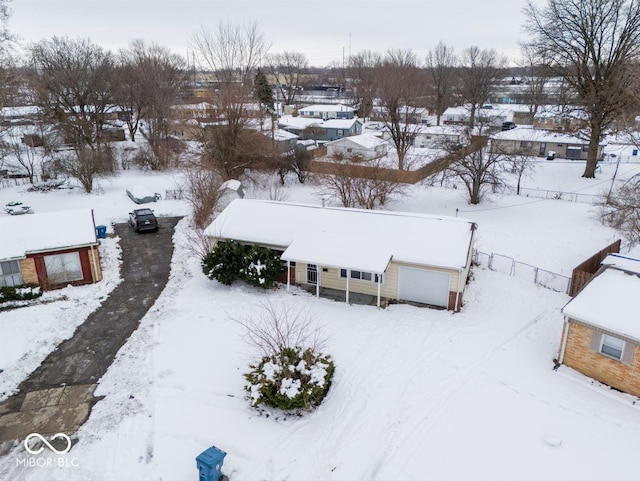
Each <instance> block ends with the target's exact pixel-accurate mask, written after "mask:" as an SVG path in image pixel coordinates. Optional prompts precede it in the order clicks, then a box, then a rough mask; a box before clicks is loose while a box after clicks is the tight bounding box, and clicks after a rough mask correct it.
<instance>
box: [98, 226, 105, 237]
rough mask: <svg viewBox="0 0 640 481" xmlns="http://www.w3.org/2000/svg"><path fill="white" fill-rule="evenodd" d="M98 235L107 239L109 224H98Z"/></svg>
mask: <svg viewBox="0 0 640 481" xmlns="http://www.w3.org/2000/svg"><path fill="white" fill-rule="evenodd" d="M96 236H97V237H98V239H106V238H107V226H106V225H97V226H96Z"/></svg>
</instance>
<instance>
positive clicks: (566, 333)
mask: <svg viewBox="0 0 640 481" xmlns="http://www.w3.org/2000/svg"><path fill="white" fill-rule="evenodd" d="M568 340H569V319H568V318H567V317H566V316H565V318H564V326H563V328H562V342H561V343H560V355H559V356H558V364H562V363H564V353H565V350H566V349H567V342H568Z"/></svg>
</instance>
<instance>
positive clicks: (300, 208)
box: [205, 199, 475, 273]
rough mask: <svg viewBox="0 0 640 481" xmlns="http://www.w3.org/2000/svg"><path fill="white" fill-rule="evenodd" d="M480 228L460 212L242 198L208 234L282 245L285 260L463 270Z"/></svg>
mask: <svg viewBox="0 0 640 481" xmlns="http://www.w3.org/2000/svg"><path fill="white" fill-rule="evenodd" d="M474 228H475V224H474V223H473V222H472V221H470V220H467V219H461V218H457V217H446V216H435V215H426V214H415V213H404V212H389V211H379V210H376V211H374V210H363V209H345V208H340V207H320V206H314V205H305V204H292V203H287V202H274V201H261V200H247V199H241V200H234V201H233V202H232V203H231V204H229V206H228V207H227V208H226V209H225V210H224V211H222V213H221V214H220V215H219V216H218V217H217V218H216V219H215V220H214V221H213V223H212V224H211V225H209V227H207V229H206V230H205V235H206V236H208V237H214V238H220V239H234V240H237V241H240V242H249V243H257V244H264V245H269V246H274V247H282V248H284V249H285V251H284V253H283V255H282V259H284V260H290V261H298V262H310V263H316V264H320V265H325V266H332V267H343V268H350V269H357V270H361V271H367V272H376V273H382V272H384V271H385V270H386V268H387V265H388V264H389V262H390V261H391V260H395V261H398V262H407V263H412V264H419V265H428V266H433V267H441V268H445V269H456V270H462V269H464V268H465V267H466V265H467V259H468V254H469V249H470V248H471V242H472V239H473V230H474Z"/></svg>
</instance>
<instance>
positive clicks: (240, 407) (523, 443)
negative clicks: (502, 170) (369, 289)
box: [0, 164, 640, 481]
mask: <svg viewBox="0 0 640 481" xmlns="http://www.w3.org/2000/svg"><path fill="white" fill-rule="evenodd" d="M576 167H577V166H576ZM578 168H579V167H578ZM636 168H637V164H636V165H633V166H629V170H630V171H631V170H633V169H636ZM561 172H562V173H563V176H564V177H563V178H564V179H565V186H566V188H567V189H569V188H571V189H579V188H582V187H581V186H583V185H587V184H585V183H588V182H589V181H586V180H585V179H579V174H575V173H574V172H571V173H570V175H567V174H566V168H564V167H563V166H562V165H561V164H557V165H554V166H548V167H545V168H544V170H543V171H541V172H540V175H541V176H546V177H547V179H549V180H550V179H553V180H554V181H555V179H558V178H559V177H560V173H561ZM605 178H606V177H605V176H604V175H603V179H605ZM539 179H540V178H538V181H539V182H541V181H540V180H539ZM532 182H534V180H532ZM124 183H125V182H124V179H123V184H124ZM548 183H549V182H547V184H548ZM570 184H574V185H570ZM592 185H593V184H592ZM548 188H551V187H548ZM595 188H596V187H594V189H595ZM312 189H313V187H312V186H311V187H309V186H306V187H298V186H294V187H292V188H291V189H290V196H289V197H288V198H287V200H291V201H309V202H310V201H312V200H313V199H314V196H313V194H312V192H311V191H312ZM117 192H118V195H119V196H125V197H126V195H125V193H124V190H121V189H120V188H118V189H117ZM3 194H4V193H3V192H2V191H0V197H2V195H3ZM65 195H66V194H65ZM88 198H91V197H88ZM38 199H46V198H45V197H44V196H41V197H38ZM48 199H56V201H58V200H59V202H58V203H56V202H52V204H55V205H57V206H58V207H59V208H62V206H63V205H64V204H63V201H64V199H62V200H60V199H58V198H56V197H49V198H48ZM97 199H98V201H100V209H104V210H103V211H100V212H99V215H100V216H101V217H103V218H107V219H108V218H114V219H115V218H119V217H118V216H119V214H120V213H119V212H116V211H115V210H112V211H109V210H107V202H105V201H106V199H105V197H104V196H103V197H101V196H97ZM1 201H2V199H0V202H1ZM117 202H120V198H119V197H118V200H117ZM31 203H32V204H35V202H31ZM315 203H319V201H318V200H317V199H316V200H315ZM43 205H44V203H43ZM118 205H119V204H118ZM122 205H123V206H125V207H126V205H127V204H126V202H124V203H123V204H122ZM163 206H164V207H163ZM154 208H156V212H157V213H158V212H159V213H162V209H167V211H168V212H167V213H170V212H175V211H179V210H180V209H181V207H179V206H178V205H177V204H171V203H166V204H165V203H164V201H161V202H158V205H157V207H156V206H154ZM392 208H393V209H394V210H409V211H421V212H429V213H435V214H449V215H455V209H456V208H458V209H460V210H466V211H467V212H464V214H463V216H464V217H467V218H471V219H472V220H474V221H476V222H478V224H479V231H478V232H479V241H480V243H481V247H482V250H486V251H489V252H491V251H494V252H500V253H504V254H506V255H512V256H514V257H517V258H519V259H521V260H526V261H529V262H532V263H534V264H537V265H541V266H542V267H548V268H550V269H552V270H555V271H560V270H561V269H562V270H564V271H566V270H567V269H569V270H570V268H571V266H572V265H573V264H574V263H575V261H576V260H577V261H578V262H579V261H581V260H583V259H584V258H585V257H588V256H589V255H591V254H592V253H593V252H595V251H596V250H598V249H599V248H601V247H603V246H604V245H605V244H606V243H608V241H609V239H610V238H611V237H614V236H615V233H614V232H613V231H612V230H610V229H608V228H605V227H603V226H601V225H600V224H599V223H598V222H597V220H596V219H595V218H594V215H593V213H592V209H593V208H592V207H591V206H590V205H588V204H577V203H569V202H563V201H553V200H550V201H540V202H538V200H536V199H530V198H522V197H516V196H493V197H491V198H490V199H489V200H488V202H487V203H485V204H482V205H480V206H477V207H471V206H468V205H466V204H465V202H464V199H463V198H462V197H461V196H460V192H456V191H445V190H444V189H439V188H426V187H421V186H417V187H416V188H415V189H413V191H412V195H411V196H410V197H407V198H406V199H403V200H402V201H399V202H398V203H396V204H394V205H393V206H392ZM461 215H462V214H461ZM110 216H111V217H110ZM97 220H98V219H97ZM98 222H106V221H101V220H98ZM187 232H188V227H187V221H186V220H183V221H181V222H180V223H179V225H178V229H177V233H176V235H175V241H176V251H175V254H174V259H173V262H172V274H171V278H170V280H169V283H168V285H167V288H166V289H165V291H164V292H163V294H162V295H161V297H160V298H159V300H158V301H157V303H156V304H155V305H154V306H153V307H152V308H151V309H150V311H149V312H148V314H147V315H146V316H145V318H144V319H143V321H142V323H141V326H140V328H139V329H138V330H137V331H136V332H135V333H134V334H133V335H132V337H131V338H130V339H129V341H128V342H127V344H126V345H125V346H124V347H123V348H122V349H121V351H120V352H119V354H118V358H117V360H116V362H115V363H114V364H113V365H112V367H111V368H110V369H109V371H108V372H107V374H106V375H105V376H104V378H103V379H102V380H101V382H100V385H99V387H98V389H97V391H96V393H95V394H96V395H102V396H106V397H105V398H104V399H103V400H102V401H100V402H98V403H97V404H96V406H95V407H94V409H93V412H92V414H91V417H90V419H89V420H88V422H87V423H86V424H85V425H84V426H83V427H82V428H81V429H80V431H79V432H78V434H77V438H78V444H77V445H75V447H74V448H73V449H72V451H71V452H69V453H68V454H66V455H65V456H68V457H70V458H71V457H72V458H75V459H76V460H77V463H76V464H77V466H71V467H69V466H67V467H60V468H57V467H52V468H29V467H26V468H25V467H24V466H17V465H16V462H15V456H14V454H12V453H10V454H9V455H8V456H5V457H3V458H0V478H2V479H16V480H18V479H21V480H50V479H59V480H84V479H92V480H98V481H99V480H157V479H164V480H189V479H197V470H196V465H195V457H196V456H197V455H198V454H199V453H200V452H202V451H203V450H204V449H206V448H207V447H209V446H211V445H215V446H217V447H219V448H220V449H223V450H224V451H226V452H227V453H228V454H227V457H226V459H225V463H224V467H223V472H224V473H225V474H227V475H228V476H230V478H231V479H232V480H238V481H240V480H264V479H268V480H276V479H292V480H297V479H305V480H306V479H309V480H374V479H375V480H395V479H414V480H418V479H420V480H422V479H637V477H638V469H637V461H636V460H637V453H638V450H639V449H640V435H639V433H640V411H639V409H640V406H639V405H636V403H635V401H636V400H637V399H636V398H634V397H632V396H629V395H626V394H622V393H619V392H616V391H613V390H611V389H609V388H607V387H604V386H601V385H598V384H597V383H593V382H592V381H591V380H590V379H588V378H586V377H584V376H581V375H579V374H577V373H575V372H574V371H572V370H570V369H568V368H566V367H564V366H563V367H560V368H559V369H558V370H557V371H556V370H554V369H553V368H554V363H553V359H554V358H555V356H556V355H557V349H558V346H559V343H560V334H561V329H562V322H563V319H562V315H561V314H560V309H561V307H562V306H563V305H564V304H565V303H566V302H567V301H568V299H569V298H568V296H566V295H565V294H562V293H557V292H553V291H550V290H547V289H544V288H542V287H538V286H535V285H533V284H530V283H528V282H526V281H524V280H521V279H517V278H513V277H509V276H507V275H505V274H501V273H497V272H492V271H488V270H484V269H475V271H474V279H473V280H472V282H471V283H470V285H469V286H468V289H467V291H466V294H465V307H464V309H463V311H462V312H461V313H458V314H451V313H450V312H446V311H435V310H430V309H424V308H417V307H412V306H408V305H392V306H390V307H388V308H387V309H382V310H381V309H376V308H375V307H370V306H355V305H354V306H349V305H346V304H345V303H340V302H334V301H331V300H327V299H316V298H315V297H313V296H311V295H310V294H308V293H306V292H302V291H296V292H295V295H294V294H287V293H286V292H285V291H284V289H275V290H271V291H268V292H263V291H261V290H256V289H254V288H250V287H247V286H243V285H233V286H231V287H227V286H222V285H220V284H218V283H217V282H215V281H210V280H208V279H207V278H206V277H205V276H204V275H203V274H202V272H201V270H200V265H199V259H197V258H196V257H195V256H194V254H193V253H192V252H191V251H190V250H189V248H188V246H187V243H186V237H187ZM103 248H104V250H105V252H106V258H107V259H110V260H111V262H116V259H117V247H116V245H115V242H113V243H109V242H105V244H104V246H103ZM100 286H102V288H103V289H104V291H102V292H100V294H97V293H93V292H92V293H91V294H90V296H92V299H93V300H91V301H90V302H95V301H96V300H99V297H100V296H101V295H106V294H107V292H108V289H107V284H105V285H103V284H97V285H95V286H91V288H94V287H96V288H100ZM265 299H270V300H274V301H276V300H277V301H282V302H289V303H292V304H295V305H297V306H302V307H304V308H305V309H307V310H308V311H310V312H313V313H314V314H315V316H316V317H317V319H318V321H319V323H320V324H321V326H322V333H323V334H324V335H325V336H326V337H327V338H328V342H327V345H326V348H325V349H324V351H325V352H326V353H327V354H330V355H331V356H332V358H333V360H334V362H335V365H336V373H335V377H334V383H333V385H332V388H331V390H330V391H329V395H328V397H327V398H326V399H325V400H324V402H323V404H322V405H321V406H320V407H319V408H318V409H317V410H315V411H314V412H312V413H311V414H309V415H307V416H304V417H277V418H276V417H273V416H271V417H266V416H260V415H259V414H257V412H256V411H254V410H253V409H251V408H250V407H249V402H248V401H247V400H246V399H245V398H244V396H245V392H244V390H243V386H244V379H243V376H242V375H243V374H244V373H245V372H247V370H248V365H249V363H250V362H251V361H253V360H254V359H253V358H252V357H251V354H252V352H251V350H250V347H249V346H248V344H247V342H246V340H245V339H243V330H242V328H241V327H240V326H239V325H238V324H237V323H236V322H234V321H233V319H234V318H238V317H240V316H241V315H242V314H244V313H246V312H248V311H251V310H253V309H256V308H258V307H259V306H260V304H261V302H262V301H263V300H265ZM64 302H69V301H64ZM75 302H76V304H79V301H75ZM87 302H89V301H87ZM48 306H50V307H49V309H51V311H47V312H42V313H41V314H40V315H38V316H35V315H33V316H32V313H37V312H39V311H38V310H39V309H43V307H33V308H26V309H23V310H17V311H11V312H9V313H7V312H5V313H0V329H2V339H3V342H5V341H4V339H14V338H15V339H16V344H19V343H20V342H21V341H19V339H20V335H22V334H18V332H22V331H20V330H19V329H18V330H16V331H5V327H6V326H7V325H8V324H9V323H11V322H15V321H14V320H13V319H14V317H15V316H16V315H19V314H20V312H21V311H22V313H23V314H24V317H23V318H22V321H23V322H24V326H25V329H28V331H27V332H33V333H34V334H33V335H34V336H35V337H34V339H35V338H37V339H38V341H37V342H35V341H34V342H35V343H34V344H33V346H36V347H37V346H39V345H41V344H42V343H43V342H45V340H46V339H48V338H55V339H61V338H64V337H65V336H69V335H70V334H71V332H72V330H73V329H72V328H73V325H72V326H66V327H65V326H63V325H62V324H60V327H59V328H57V327H56V326H57V325H58V324H57V322H56V319H60V315H59V314H56V313H59V312H60V310H61V309H63V307H62V306H64V304H62V302H55V303H52V304H49V305H48ZM74 309H77V310H73V312H77V313H78V314H76V315H77V316H78V319H77V320H76V321H73V323H77V322H81V317H82V315H86V314H85V312H86V313H88V312H89V311H88V310H87V311H84V310H81V309H79V306H76V307H74ZM14 313H18V314H14ZM45 318H46V319H50V321H49V323H48V324H46V326H47V327H46V331H45V332H44V333H42V332H39V331H38V326H40V322H41V321H40V320H41V319H45ZM74 325H75V324H74ZM33 346H32V345H31V344H29V343H24V342H23V344H22V349H23V350H25V351H27V352H26V353H24V354H25V355H30V356H31V357H30V358H29V359H31V361H29V362H30V364H28V365H26V366H23V365H22V363H21V361H20V355H19V353H17V352H16V353H15V354H13V355H12V356H13V357H11V356H9V357H10V359H9V363H8V364H5V365H7V366H9V368H10V369H9V370H10V371H11V372H12V373H13V372H14V371H15V374H11V376H10V377H9V378H8V380H7V378H2V376H6V374H7V372H8V371H6V372H5V373H2V374H0V380H2V382H3V383H7V384H3V389H12V388H13V387H14V386H15V383H16V382H19V381H20V379H19V378H21V377H22V378H24V376H26V373H27V372H29V371H30V370H32V369H33V368H34V367H35V365H37V363H36V360H37V357H38V356H40V354H38V355H35V356H34V355H31V354H29V352H30V350H31V349H32V348H33ZM36 350H38V351H40V349H36ZM14 351H15V350H14ZM44 355H46V353H44ZM0 367H1V366H0ZM7 386H8V387H7Z"/></svg>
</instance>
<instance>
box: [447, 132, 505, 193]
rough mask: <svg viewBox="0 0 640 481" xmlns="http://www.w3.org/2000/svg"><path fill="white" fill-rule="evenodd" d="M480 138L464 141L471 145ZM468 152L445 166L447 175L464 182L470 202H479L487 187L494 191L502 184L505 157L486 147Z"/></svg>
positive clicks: (479, 140) (471, 149)
mask: <svg viewBox="0 0 640 481" xmlns="http://www.w3.org/2000/svg"><path fill="white" fill-rule="evenodd" d="M481 141H482V139H480V138H473V139H472V138H470V139H469V141H467V142H466V143H467V144H468V145H470V146H471V147H473V146H474V144H475V143H477V142H481ZM468 151H469V153H467V154H466V155H463V156H461V157H460V158H459V159H458V160H455V161H453V162H452V163H451V164H450V165H449V167H448V168H447V171H446V172H447V175H448V176H450V177H454V178H456V179H458V180H460V181H462V183H463V184H464V186H465V188H466V189H467V194H468V196H469V203H470V204H479V203H480V202H481V201H482V198H483V196H484V195H485V194H486V191H487V189H489V190H492V191H494V192H495V191H496V190H497V189H499V188H500V187H502V186H503V185H504V174H505V167H506V163H507V161H506V158H505V157H504V155H503V154H502V153H501V152H495V151H491V150H490V149H488V148H470V149H468Z"/></svg>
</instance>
